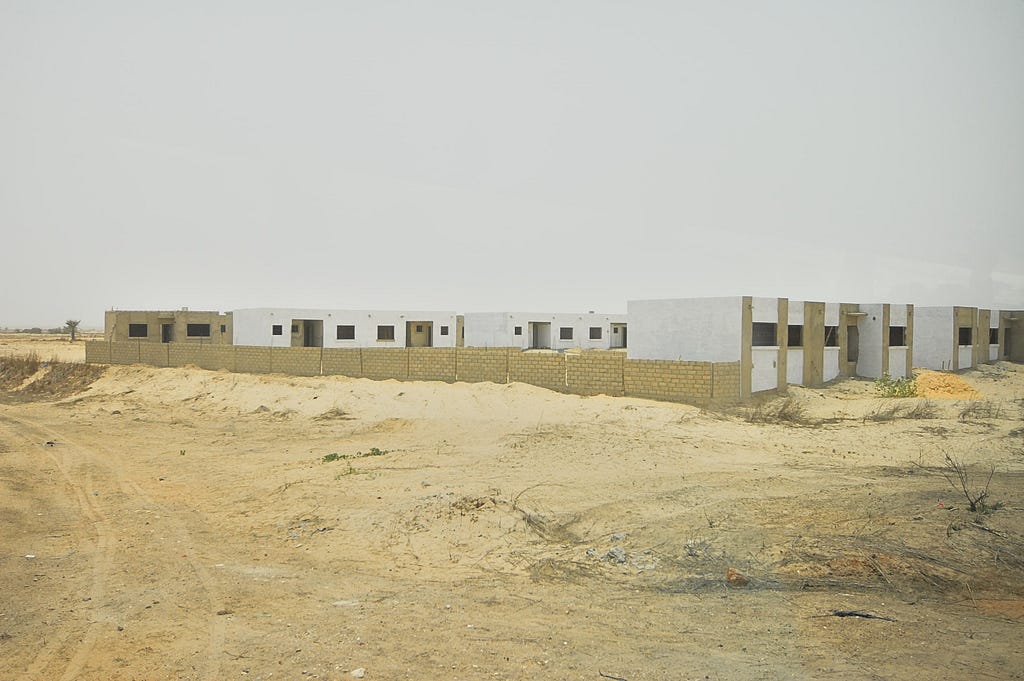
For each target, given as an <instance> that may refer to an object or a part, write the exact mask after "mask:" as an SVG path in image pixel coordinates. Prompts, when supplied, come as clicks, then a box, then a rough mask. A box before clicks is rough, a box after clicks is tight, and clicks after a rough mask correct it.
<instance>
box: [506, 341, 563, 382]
mask: <svg viewBox="0 0 1024 681" xmlns="http://www.w3.org/2000/svg"><path fill="white" fill-rule="evenodd" d="M508 380H509V381H511V382H516V383H529V384H530V385H536V386H540V387H541V388H547V389H548V390H555V391H558V392H565V391H566V384H565V355H564V354H561V353H557V352H541V351H528V352H515V351H511V352H509V356H508Z"/></svg>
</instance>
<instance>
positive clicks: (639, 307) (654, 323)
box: [626, 296, 785, 392]
mask: <svg viewBox="0 0 1024 681" xmlns="http://www.w3.org/2000/svg"><path fill="white" fill-rule="evenodd" d="M784 300H785V299H783V301H784ZM779 303H780V299H778V298H755V297H744V296H730V297H722V298H673V299H665V300H631V301H629V302H628V303H627V304H626V305H627V316H628V317H629V326H630V344H629V347H628V348H627V350H626V352H627V356H628V357H629V358H630V359H669V360H684V361H698V362H740V363H741V372H742V373H744V374H745V373H746V372H749V382H748V383H747V384H748V385H749V391H750V392H760V391H763V390H774V389H776V388H778V386H779V350H780V343H779V332H778V322H779ZM743 378H746V376H743V377H741V381H742V380H743Z"/></svg>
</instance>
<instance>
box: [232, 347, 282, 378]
mask: <svg viewBox="0 0 1024 681" xmlns="http://www.w3.org/2000/svg"><path fill="white" fill-rule="evenodd" d="M233 347H234V348H235V371H241V372H243V373H247V374H268V373H270V371H271V368H272V362H271V358H270V353H271V351H272V350H273V348H267V347H262V348H261V347H256V346H244V345H235V346H233Z"/></svg>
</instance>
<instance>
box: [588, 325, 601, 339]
mask: <svg viewBox="0 0 1024 681" xmlns="http://www.w3.org/2000/svg"><path fill="white" fill-rule="evenodd" d="M590 340H601V327H600V326H592V327H590Z"/></svg>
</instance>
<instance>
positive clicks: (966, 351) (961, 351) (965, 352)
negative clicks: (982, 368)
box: [956, 345, 974, 369]
mask: <svg viewBox="0 0 1024 681" xmlns="http://www.w3.org/2000/svg"><path fill="white" fill-rule="evenodd" d="M956 351H957V357H958V362H957V368H958V369H970V368H971V367H972V366H974V346H971V345H958V346H957V348H956Z"/></svg>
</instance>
